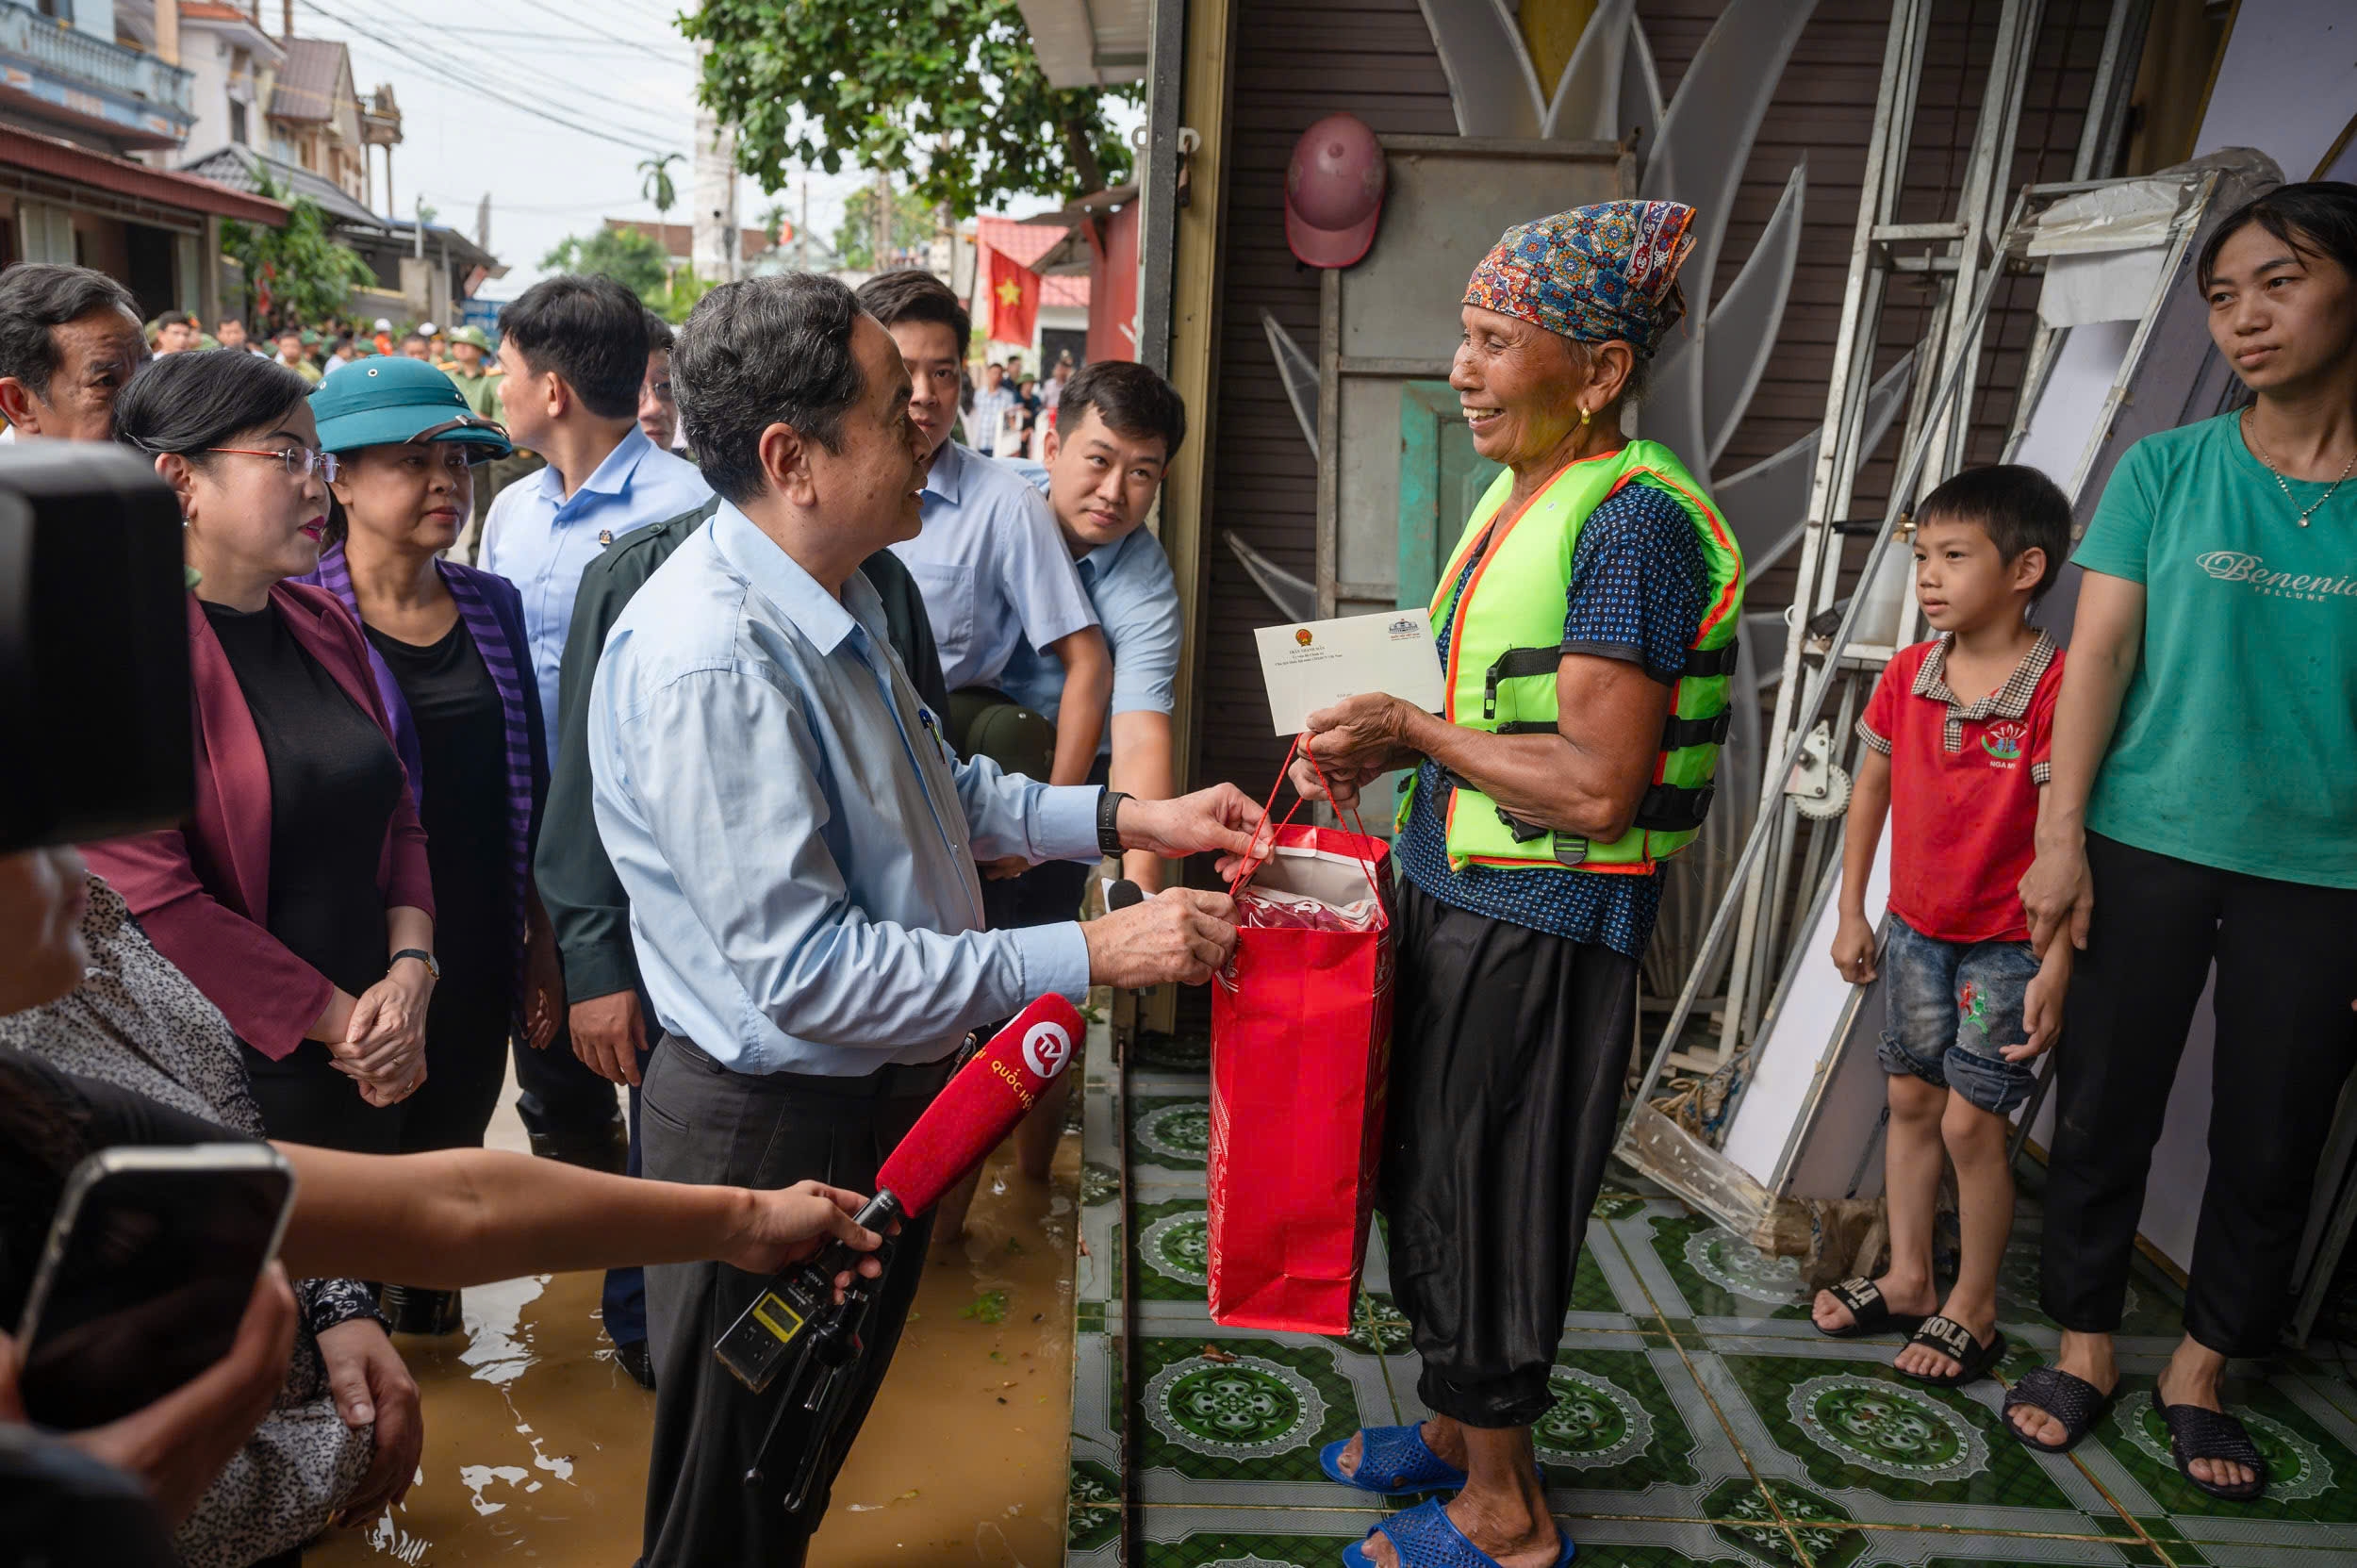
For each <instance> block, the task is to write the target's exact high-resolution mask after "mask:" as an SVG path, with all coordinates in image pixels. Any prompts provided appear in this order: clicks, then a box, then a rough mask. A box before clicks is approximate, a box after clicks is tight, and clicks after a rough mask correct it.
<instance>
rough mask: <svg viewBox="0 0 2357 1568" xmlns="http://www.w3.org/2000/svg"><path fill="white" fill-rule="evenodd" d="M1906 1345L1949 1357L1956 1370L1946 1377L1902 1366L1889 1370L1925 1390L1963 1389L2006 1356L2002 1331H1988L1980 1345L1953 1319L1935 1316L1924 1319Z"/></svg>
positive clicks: (1910, 1335)
mask: <svg viewBox="0 0 2357 1568" xmlns="http://www.w3.org/2000/svg"><path fill="white" fill-rule="evenodd" d="M1907 1343H1908V1344H1909V1345H1924V1346H1926V1347H1928V1348H1930V1349H1933V1350H1937V1351H1938V1352H1939V1353H1940V1354H1941V1355H1943V1356H1947V1357H1950V1358H1952V1359H1953V1361H1954V1362H1955V1363H1956V1370H1955V1371H1953V1372H1951V1373H1948V1374H1946V1375H1945V1376H1936V1375H1934V1374H1932V1373H1928V1372H1909V1371H1908V1370H1907V1369H1906V1368H1905V1367H1904V1366H1894V1367H1892V1368H1891V1370H1892V1371H1893V1372H1896V1373H1897V1374H1898V1375H1899V1376H1900V1377H1902V1378H1907V1379H1909V1380H1910V1381H1913V1382H1918V1383H1921V1384H1923V1385H1924V1386H1925V1387H1927V1388H1962V1387H1963V1386H1964V1385H1965V1384H1967V1383H1970V1382H1977V1381H1979V1380H1980V1379H1981V1378H1986V1377H1987V1376H1988V1369H1989V1368H1990V1367H1992V1366H1995V1365H1996V1364H1997V1359H1998V1358H1999V1357H2000V1356H2003V1354H2004V1353H2005V1332H2004V1330H2003V1329H1990V1330H1989V1331H1988V1342H1987V1343H1986V1344H1983V1343H1982V1342H1981V1341H1979V1340H1976V1339H1974V1338H1973V1337H1972V1330H1971V1329H1968V1328H1966V1327H1965V1326H1964V1325H1963V1324H1961V1323H1958V1322H1957V1321H1956V1320H1955V1319H1954V1318H1953V1317H1945V1316H1940V1315H1937V1314H1935V1315H1934V1316H1931V1317H1927V1318H1925V1319H1924V1320H1923V1324H1922V1327H1920V1328H1919V1329H1916V1330H1915V1332H1914V1333H1912V1334H1909V1335H1908V1336H1907Z"/></svg>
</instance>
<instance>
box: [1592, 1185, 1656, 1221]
mask: <svg viewBox="0 0 2357 1568" xmlns="http://www.w3.org/2000/svg"><path fill="white" fill-rule="evenodd" d="M1644 1206H1645V1200H1644V1199H1643V1198H1641V1197H1638V1196H1637V1195H1636V1194H1635V1193H1632V1192H1624V1191H1623V1190H1622V1189H1620V1188H1618V1187H1607V1188H1605V1189H1604V1190H1603V1191H1602V1192H1599V1193H1598V1194H1596V1201H1595V1202H1594V1203H1593V1204H1592V1205H1591V1206H1590V1208H1589V1211H1588V1212H1589V1213H1590V1214H1591V1215H1593V1216H1594V1217H1595V1218H1597V1219H1603V1220H1613V1219H1626V1218H1628V1216H1629V1215H1631V1214H1633V1213H1637V1211H1638V1210H1640V1209H1642V1208H1643V1207H1644Z"/></svg>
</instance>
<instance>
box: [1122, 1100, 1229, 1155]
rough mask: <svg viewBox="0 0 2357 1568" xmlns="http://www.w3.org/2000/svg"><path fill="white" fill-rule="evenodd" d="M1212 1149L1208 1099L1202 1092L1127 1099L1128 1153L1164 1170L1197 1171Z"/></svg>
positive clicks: (1209, 1102)
mask: <svg viewBox="0 0 2357 1568" xmlns="http://www.w3.org/2000/svg"><path fill="white" fill-rule="evenodd" d="M1210 1154H1211V1100H1210V1099H1209V1098H1207V1097H1205V1096H1202V1095H1177V1096H1172V1095H1138V1096H1136V1097H1134V1098H1132V1099H1131V1100H1130V1102H1129V1157H1130V1158H1131V1159H1132V1160H1134V1161H1136V1162H1137V1163H1138V1164H1142V1165H1155V1166H1159V1167H1161V1168H1162V1169H1163V1170H1174V1171H1200V1170H1201V1169H1202V1168H1203V1164H1204V1161H1205V1160H1206V1159H1207V1158H1208V1157H1209V1156H1210Z"/></svg>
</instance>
